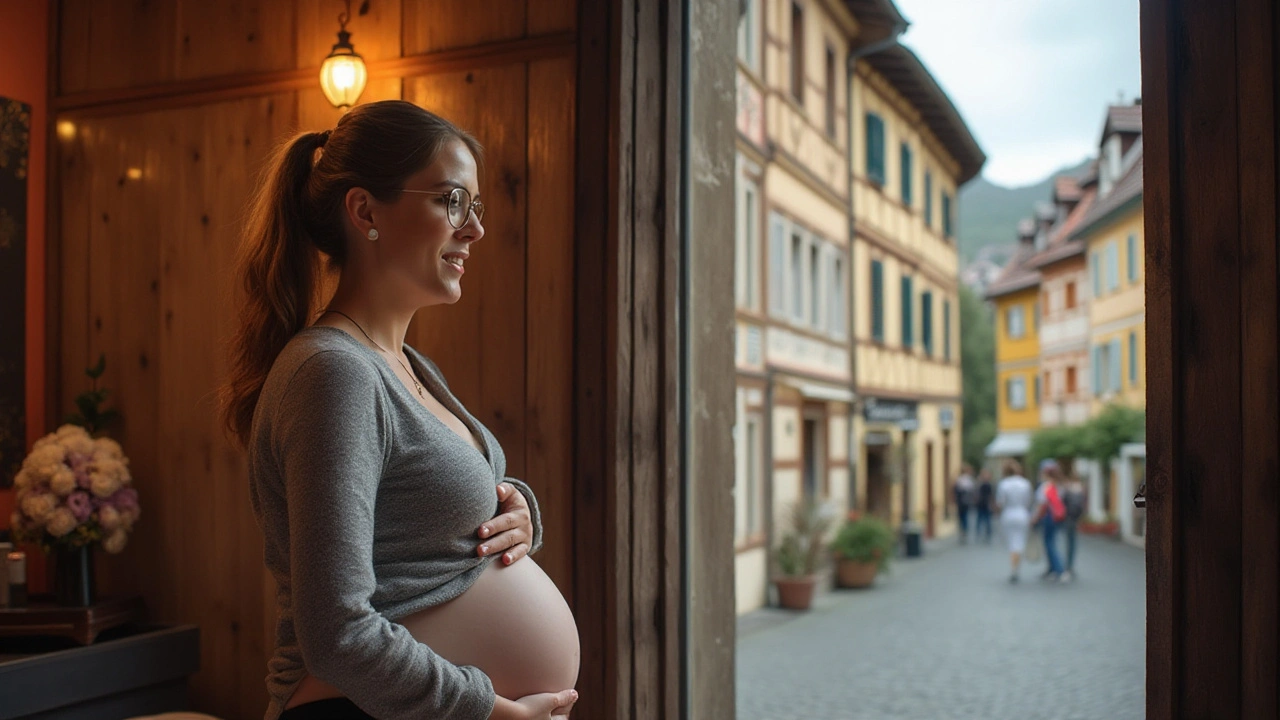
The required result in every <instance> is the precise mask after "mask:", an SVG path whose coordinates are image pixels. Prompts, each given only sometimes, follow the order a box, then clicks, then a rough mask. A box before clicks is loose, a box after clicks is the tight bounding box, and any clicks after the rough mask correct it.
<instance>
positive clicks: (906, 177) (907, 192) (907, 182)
mask: <svg viewBox="0 0 1280 720" xmlns="http://www.w3.org/2000/svg"><path fill="white" fill-rule="evenodd" d="M898 155H899V159H900V162H901V166H902V188H901V192H902V204H903V205H906V206H907V207H911V146H910V145H908V144H906V143H902V147H901V148H900V150H899V152H898Z"/></svg>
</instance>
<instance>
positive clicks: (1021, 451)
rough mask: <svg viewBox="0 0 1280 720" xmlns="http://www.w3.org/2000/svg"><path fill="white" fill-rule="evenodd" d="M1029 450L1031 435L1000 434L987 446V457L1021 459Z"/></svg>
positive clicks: (1024, 433)
mask: <svg viewBox="0 0 1280 720" xmlns="http://www.w3.org/2000/svg"><path fill="white" fill-rule="evenodd" d="M1029 450H1031V433H1029V432H1002V433H1000V434H999V435H996V439H995V440H992V441H991V444H990V445H987V457H990V458H999V457H1021V456H1023V455H1026V454H1027V452H1028V451H1029Z"/></svg>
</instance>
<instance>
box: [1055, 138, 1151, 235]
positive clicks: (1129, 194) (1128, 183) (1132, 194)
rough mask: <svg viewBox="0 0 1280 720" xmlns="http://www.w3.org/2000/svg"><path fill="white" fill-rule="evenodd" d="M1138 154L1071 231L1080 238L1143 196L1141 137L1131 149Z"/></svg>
mask: <svg viewBox="0 0 1280 720" xmlns="http://www.w3.org/2000/svg"><path fill="white" fill-rule="evenodd" d="M1130 152H1131V153H1136V154H1137V156H1136V157H1135V158H1133V160H1132V161H1131V162H1130V163H1129V169H1128V170H1126V171H1125V172H1124V174H1123V175H1121V176H1120V179H1119V180H1117V181H1116V184H1115V185H1114V186H1112V188H1111V192H1109V193H1107V194H1106V195H1104V196H1102V197H1100V198H1098V199H1097V201H1096V202H1095V203H1094V205H1093V207H1092V208H1091V209H1090V210H1089V213H1088V214H1087V215H1085V216H1084V218H1083V219H1081V221H1080V224H1079V226H1078V227H1077V228H1076V229H1075V230H1074V231H1073V232H1072V233H1071V237H1072V238H1078V237H1080V236H1081V235H1083V234H1085V233H1087V232H1088V231H1089V230H1091V229H1092V228H1093V227H1094V226H1095V225H1097V224H1098V223H1100V222H1102V221H1104V220H1106V219H1107V218H1108V217H1110V216H1111V214H1112V213H1114V212H1116V211H1117V210H1119V209H1120V208H1121V207H1123V206H1125V205H1126V204H1128V203H1129V202H1130V201H1132V200H1134V199H1135V198H1141V197H1142V139H1141V138H1139V139H1138V141H1137V142H1136V143H1135V144H1134V146H1133V148H1132V149H1131V150H1130Z"/></svg>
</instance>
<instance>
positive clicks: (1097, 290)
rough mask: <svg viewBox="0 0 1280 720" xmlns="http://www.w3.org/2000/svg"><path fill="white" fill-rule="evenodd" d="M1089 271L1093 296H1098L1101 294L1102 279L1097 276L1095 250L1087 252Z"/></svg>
mask: <svg viewBox="0 0 1280 720" xmlns="http://www.w3.org/2000/svg"><path fill="white" fill-rule="evenodd" d="M1089 273H1090V275H1092V276H1093V277H1092V280H1093V296H1094V297H1098V296H1100V295H1101V294H1102V281H1101V280H1100V279H1099V277H1098V273H1099V270H1098V253H1097V251H1094V252H1091V253H1089Z"/></svg>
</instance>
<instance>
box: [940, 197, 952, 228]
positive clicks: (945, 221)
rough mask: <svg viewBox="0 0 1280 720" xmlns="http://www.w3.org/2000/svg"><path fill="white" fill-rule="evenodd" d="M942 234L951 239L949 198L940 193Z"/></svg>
mask: <svg viewBox="0 0 1280 720" xmlns="http://www.w3.org/2000/svg"><path fill="white" fill-rule="evenodd" d="M942 234H943V236H945V237H951V196H950V195H948V194H947V193H942Z"/></svg>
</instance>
